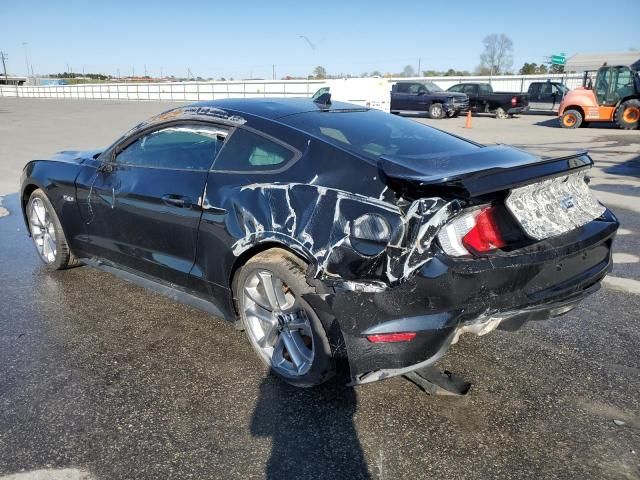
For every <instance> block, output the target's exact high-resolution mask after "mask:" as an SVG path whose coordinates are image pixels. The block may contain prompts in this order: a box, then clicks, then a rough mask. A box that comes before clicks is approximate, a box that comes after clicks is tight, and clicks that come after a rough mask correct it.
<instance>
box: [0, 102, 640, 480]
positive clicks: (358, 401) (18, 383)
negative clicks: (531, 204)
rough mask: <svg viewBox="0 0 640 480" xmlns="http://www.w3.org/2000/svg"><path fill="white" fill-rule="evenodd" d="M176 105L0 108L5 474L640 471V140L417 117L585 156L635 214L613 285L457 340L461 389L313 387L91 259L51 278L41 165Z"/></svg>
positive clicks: (31, 479)
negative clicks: (43, 235) (31, 191)
mask: <svg viewBox="0 0 640 480" xmlns="http://www.w3.org/2000/svg"><path fill="white" fill-rule="evenodd" d="M169 106H170V104H168V103H151V102H150V103H142V102H140V103H135V102H130V103H128V102H104V101H79V100H66V101H56V100H26V99H5V98H3V99H0V195H3V194H4V199H3V201H2V205H3V207H4V208H5V209H6V210H7V211H8V213H9V214H8V215H5V216H3V217H2V218H0V242H1V244H2V248H0V480H7V479H12V480H35V479H45V478H46V479H56V480H57V479H63V478H64V479H85V480H91V479H105V480H107V479H108V480H111V479H129V478H131V479H134V478H135V479H163V478H177V479H192V478H193V479H209V478H211V479H226V478H229V479H236V478H242V479H245V478H256V479H257V478H274V479H275V478H279V479H283V478H284V479H289V478H292V479H293V478H296V479H297V478H317V479H332V478H335V479H357V478H372V479H398V478H446V479H495V478H512V479H529V478H531V479H541V478H559V479H582V478H588V479H639V478H640V395H639V392H640V355H639V354H638V351H639V347H640V329H639V323H638V312H639V311H640V290H636V288H637V285H638V283H640V282H638V280H639V279H640V263H639V258H638V255H639V254H640V253H639V252H640V249H639V248H638V244H639V240H638V239H639V234H640V195H639V193H640V145H639V144H640V132H623V131H619V130H615V129H611V128H604V127H603V128H593V127H590V128H588V129H580V130H575V131H567V130H562V129H560V128H556V125H555V123H554V120H555V119H553V118H552V117H544V116H533V115H530V116H522V117H520V118H515V119H511V120H503V121H500V120H495V119H493V118H489V117H477V118H474V124H473V128H472V129H471V130H467V129H464V128H463V125H464V119H462V118H457V119H448V120H443V121H438V122H435V121H432V120H423V119H418V121H423V122H426V123H432V124H434V125H436V126H437V127H438V128H443V129H446V130H450V131H452V132H453V133H456V134H458V135H463V136H469V137H471V138H473V139H475V140H477V141H481V142H485V143H491V142H504V143H511V144H515V145H518V146H520V147H526V148H533V149H536V150H537V151H538V152H540V153H543V154H545V155H556V154H562V153H563V152H564V153H566V152H567V151H569V150H573V149H579V148H589V149H590V150H591V152H592V154H593V157H594V159H595V160H596V166H597V168H596V169H594V170H593V180H592V185H593V187H594V190H596V192H597V195H598V196H599V197H600V198H601V199H602V200H603V201H606V202H608V203H609V204H610V205H611V207H612V208H613V210H614V211H615V213H616V214H618V215H619V217H620V220H621V223H622V229H621V234H620V235H619V236H618V238H617V239H616V244H615V252H616V263H615V266H614V271H613V273H612V275H611V278H614V279H617V280H615V281H613V282H608V283H607V284H605V285H604V287H603V288H602V289H601V290H600V291H599V292H598V293H596V294H595V295H593V296H592V297H590V298H588V299H587V300H586V301H584V302H583V303H582V304H581V305H580V306H579V307H578V308H576V309H575V310H573V311H572V312H570V313H569V314H567V315H565V316H563V317H560V318H556V319H552V320H549V321H545V322H533V323H530V324H528V325H526V326H525V327H523V328H522V329H521V330H520V331H518V332H515V333H509V332H501V331H496V332H493V333H491V334H489V335H487V336H484V337H475V336H466V335H464V336H462V337H461V339H460V342H459V343H458V344H457V345H455V346H453V347H452V349H451V351H450V352H449V354H448V355H447V356H445V358H444V359H443V361H442V362H441V363H440V365H441V367H442V368H446V369H448V370H451V371H453V372H456V373H457V374H460V375H462V376H463V377H464V378H466V379H467V380H469V381H470V382H472V384H473V387H472V390H471V391H470V393H469V394H468V395H467V396H466V397H462V398H452V397H430V396H427V395H425V394H423V393H421V392H420V391H419V390H418V389H417V388H416V387H415V386H414V385H413V384H411V383H409V382H408V381H406V380H403V379H402V378H394V379H390V380H385V381H382V382H378V383H374V384H370V385H364V386H361V387H357V388H355V389H353V388H345V387H342V386H340V385H336V384H329V385H325V386H322V387H319V388H316V389H310V390H301V389H296V388H294V387H290V386H288V385H286V384H284V383H282V382H280V381H279V380H277V379H276V378H274V377H272V376H270V375H269V373H268V371H267V370H266V369H265V368H264V367H263V366H262V364H261V362H260V360H259V359H258V358H257V357H256V356H255V354H254V353H253V351H252V349H251V347H250V346H249V343H248V342H247V341H246V339H245V337H244V333H243V332H239V331H237V330H235V329H234V328H233V326H231V325H230V324H228V323H225V322H224V321H222V320H220V319H218V318H215V317H212V316H210V315H208V314H205V313H202V312H200V311H198V310H195V309H192V308H190V307H187V306H183V305H179V304H177V303H175V302H173V301H171V300H169V299H167V298H165V297H162V296H160V295H158V294H155V293H151V292H149V291H146V290H144V289H142V288H139V287H137V286H133V285H131V284H129V283H126V282H124V281H122V280H120V279H117V278H115V277H113V276H111V275H109V274H107V273H103V272H99V271H96V270H94V269H91V268H89V267H79V268H75V269H72V270H67V271H63V272H54V273H49V272H46V271H45V270H44V269H43V268H42V265H41V263H40V260H39V259H38V257H37V254H36V252H35V249H34V247H33V245H32V244H31V241H30V239H29V238H28V237H27V235H26V230H25V226H24V223H23V221H22V218H21V216H20V213H19V207H18V200H17V195H16V191H17V181H18V177H19V173H20V169H21V167H22V165H23V164H24V163H25V162H26V161H27V160H28V159H29V158H36V157H38V158H43V157H44V156H47V155H49V154H51V153H52V152H54V151H56V150H61V149H77V148H91V147H99V146H101V145H106V144H108V143H110V142H111V141H113V140H114V139H115V138H116V137H117V136H119V135H120V134H121V133H122V132H124V131H125V130H127V129H128V128H130V127H131V126H132V125H134V124H136V123H138V122H139V121H141V120H143V119H144V118H145V117H147V116H149V115H151V114H154V113H158V112H159V111H162V110H163V109H166V108H169ZM1 208H2V207H0V212H1ZM0 215H1V213H0Z"/></svg>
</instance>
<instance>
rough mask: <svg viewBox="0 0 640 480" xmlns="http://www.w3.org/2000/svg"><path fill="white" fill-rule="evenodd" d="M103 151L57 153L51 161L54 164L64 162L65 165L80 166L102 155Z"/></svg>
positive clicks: (65, 151) (64, 151)
mask: <svg viewBox="0 0 640 480" xmlns="http://www.w3.org/2000/svg"><path fill="white" fill-rule="evenodd" d="M102 151H103V149H96V150H63V151H61V152H57V153H56V154H55V155H54V156H53V157H51V158H50V159H49V160H51V161H53V162H63V163H76V164H80V163H82V162H84V161H85V160H87V159H90V158H94V157H95V156H97V155H99V154H101V153H102Z"/></svg>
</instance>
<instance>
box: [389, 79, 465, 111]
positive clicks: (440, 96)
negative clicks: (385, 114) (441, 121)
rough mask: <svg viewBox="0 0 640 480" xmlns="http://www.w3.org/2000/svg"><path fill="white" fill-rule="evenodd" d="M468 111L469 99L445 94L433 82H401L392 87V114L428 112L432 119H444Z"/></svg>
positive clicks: (461, 94) (463, 96)
mask: <svg viewBox="0 0 640 480" xmlns="http://www.w3.org/2000/svg"><path fill="white" fill-rule="evenodd" d="M468 109H469V97H467V96H466V95H465V94H463V93H452V92H445V91H444V90H442V89H441V88H440V87H439V86H438V85H436V84H435V83H433V82H418V81H401V82H398V83H396V84H394V85H393V86H392V87H391V109H390V110H391V113H396V114H397V113H404V112H428V113H429V117H431V118H444V117H445V116H447V117H456V116H458V115H460V113H465V112H466V111H467V110H468Z"/></svg>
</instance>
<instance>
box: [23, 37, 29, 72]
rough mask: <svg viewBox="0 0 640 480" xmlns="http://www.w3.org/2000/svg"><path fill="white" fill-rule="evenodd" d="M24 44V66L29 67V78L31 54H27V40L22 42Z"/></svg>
mask: <svg viewBox="0 0 640 480" xmlns="http://www.w3.org/2000/svg"><path fill="white" fill-rule="evenodd" d="M22 46H23V47H24V66H25V68H26V69H27V74H26V75H25V76H26V77H27V78H28V77H29V55H28V54H27V42H22Z"/></svg>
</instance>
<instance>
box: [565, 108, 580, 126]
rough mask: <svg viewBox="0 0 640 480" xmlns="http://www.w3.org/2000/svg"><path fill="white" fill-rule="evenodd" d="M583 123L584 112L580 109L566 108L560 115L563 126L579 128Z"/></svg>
mask: <svg viewBox="0 0 640 480" xmlns="http://www.w3.org/2000/svg"><path fill="white" fill-rule="evenodd" d="M580 125H582V114H581V113H580V112H579V111H578V110H565V111H564V113H563V114H562V117H560V126H561V127H562V128H579V127H580Z"/></svg>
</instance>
